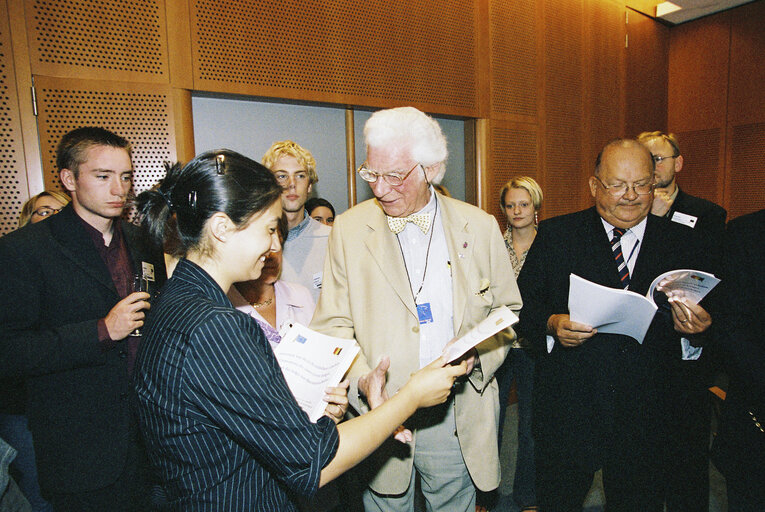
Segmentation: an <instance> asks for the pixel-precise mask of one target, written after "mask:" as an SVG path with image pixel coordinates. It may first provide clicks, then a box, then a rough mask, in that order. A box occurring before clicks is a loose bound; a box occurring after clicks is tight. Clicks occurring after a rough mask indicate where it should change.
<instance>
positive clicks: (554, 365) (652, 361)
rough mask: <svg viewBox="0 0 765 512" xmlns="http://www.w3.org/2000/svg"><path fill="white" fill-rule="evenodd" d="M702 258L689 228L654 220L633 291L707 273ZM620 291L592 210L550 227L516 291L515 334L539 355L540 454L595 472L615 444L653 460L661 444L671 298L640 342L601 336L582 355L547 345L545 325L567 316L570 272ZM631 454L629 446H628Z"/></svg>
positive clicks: (676, 350) (672, 341)
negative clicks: (688, 273)
mask: <svg viewBox="0 0 765 512" xmlns="http://www.w3.org/2000/svg"><path fill="white" fill-rule="evenodd" d="M706 252H707V251H704V250H703V248H702V241H701V238H700V237H699V236H697V234H696V233H695V232H694V231H693V230H691V229H690V228H688V227H686V226H681V225H679V224H676V223H672V222H670V221H668V220H667V219H664V218H660V217H656V216H654V215H649V217H648V221H647V225H646V230H645V236H644V238H643V242H642V244H641V247H640V248H639V253H638V256H637V260H636V263H635V269H634V272H633V274H632V276H631V284H630V289H631V290H632V291H634V292H637V293H639V294H642V295H645V293H646V292H647V291H648V287H649V286H650V284H651V282H652V281H653V279H654V278H656V277H657V276H658V275H660V274H662V273H663V272H666V271H668V270H674V269H681V268H694V269H700V270H707V269H708V265H707V264H706V262H705V256H706ZM571 273H574V274H576V275H578V276H580V277H583V278H585V279H588V280H590V281H593V282H595V283H598V284H601V285H604V286H608V287H612V288H619V276H618V273H617V269H616V263H615V261H614V259H613V254H612V252H611V246H610V243H609V240H608V236H607V234H606V231H605V229H604V228H603V224H602V222H601V219H600V216H599V215H598V213H597V211H596V210H595V209H594V208H590V209H589V210H584V211H581V212H577V213H574V214H570V215H565V216H562V217H556V218H553V219H550V220H548V221H544V222H542V223H541V224H540V225H539V232H538V234H537V237H536V239H535V240H534V244H533V245H532V246H531V250H530V251H529V254H528V256H527V258H526V263H525V264H524V266H523V270H522V271H521V273H520V276H519V279H518V284H519V287H520V290H521V296H522V298H523V304H524V305H523V309H522V310H521V314H520V324H519V330H520V331H521V335H522V336H525V337H526V338H527V339H528V340H529V342H530V343H531V344H532V346H535V347H536V351H537V352H538V353H539V354H540V356H539V357H538V361H537V373H536V376H535V383H534V435H535V440H536V446H537V453H538V454H541V456H543V457H546V458H548V460H551V461H553V460H565V461H567V462H569V463H573V464H577V465H579V466H580V467H581V468H582V469H584V470H588V471H589V470H593V471H594V470H596V469H597V468H599V467H600V466H601V465H602V462H603V460H604V457H606V456H608V455H609V453H610V452H612V451H613V450H612V448H613V447H620V448H619V449H620V451H621V452H622V453H624V452H630V450H632V451H635V452H636V453H638V452H640V453H650V452H651V450H654V449H655V448H656V447H657V446H658V443H660V442H661V437H662V436H661V435H660V434H661V433H660V429H661V409H662V406H663V404H662V397H663V395H664V393H665V386H666V377H667V375H668V374H669V373H670V372H671V371H672V366H673V365H676V364H679V361H680V358H681V345H680V336H679V335H678V333H676V332H675V331H674V328H673V325H672V320H671V315H670V313H669V309H668V306H667V304H666V299H664V301H663V302H662V301H661V300H660V299H661V297H660V295H663V294H658V295H657V305H659V311H658V312H657V314H656V316H655V317H654V320H653V323H652V324H651V327H650V328H649V330H648V333H647V334H646V337H645V340H644V342H643V344H642V345H640V344H638V343H637V342H636V341H635V340H634V339H632V338H629V337H627V336H621V335H614V334H596V335H595V336H593V337H592V338H591V339H589V340H588V341H586V342H585V343H584V344H582V345H581V346H579V347H576V348H564V347H563V346H562V345H560V343H558V342H557V341H556V343H555V346H554V348H553V350H552V352H551V353H550V354H548V353H547V350H546V348H543V347H545V330H546V324H547V319H548V318H549V317H550V316H551V315H553V314H557V313H563V314H567V313H568V291H569V275H570V274H571ZM630 447H631V448H630Z"/></svg>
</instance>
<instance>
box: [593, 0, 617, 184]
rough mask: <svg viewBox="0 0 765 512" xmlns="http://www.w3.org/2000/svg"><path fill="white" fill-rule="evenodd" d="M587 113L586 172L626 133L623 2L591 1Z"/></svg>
mask: <svg viewBox="0 0 765 512" xmlns="http://www.w3.org/2000/svg"><path fill="white" fill-rule="evenodd" d="M586 6H587V17H586V22H587V51H586V60H585V61H586V63H587V71H586V73H585V77H586V81H587V101H586V102H585V113H586V115H587V121H588V123H587V124H586V125H585V126H586V132H585V133H586V134H587V138H588V140H587V152H586V153H585V155H584V157H585V160H584V164H583V169H584V173H585V175H589V174H591V173H592V172H593V170H594V166H595V158H596V157H597V155H598V153H599V152H600V150H601V149H602V148H603V146H605V145H606V143H607V142H608V141H610V140H611V139H614V138H616V137H621V136H623V135H624V111H623V103H624V65H625V64H624V52H625V48H624V46H625V44H624V42H625V33H626V29H625V26H626V25H625V14H624V13H625V10H624V5H623V4H621V3H619V2H614V1H609V0H589V1H588V2H587V4H586Z"/></svg>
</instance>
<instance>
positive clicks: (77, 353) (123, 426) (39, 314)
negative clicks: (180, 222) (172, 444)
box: [0, 205, 165, 493]
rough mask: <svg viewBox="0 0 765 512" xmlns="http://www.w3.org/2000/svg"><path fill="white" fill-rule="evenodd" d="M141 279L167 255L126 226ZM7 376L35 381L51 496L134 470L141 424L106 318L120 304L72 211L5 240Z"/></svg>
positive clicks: (0, 338)
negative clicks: (105, 331) (134, 439)
mask: <svg viewBox="0 0 765 512" xmlns="http://www.w3.org/2000/svg"><path fill="white" fill-rule="evenodd" d="M122 229H123V234H124V236H125V241H126V244H127V247H128V250H129V252H130V255H131V258H132V260H133V264H134V266H135V267H136V272H140V269H141V262H142V261H146V262H150V263H152V264H153V265H154V269H155V275H156V278H157V280H158V283H157V284H161V283H162V282H164V277H165V266H164V261H163V257H162V253H161V252H160V251H157V250H153V249H151V248H149V247H146V246H145V245H144V240H145V238H142V237H141V236H139V233H138V230H137V228H136V227H135V226H132V225H130V224H127V223H124V222H123V223H122ZM0 282H2V284H3V288H4V289H3V293H2V294H0V351H1V352H2V357H0V377H8V376H24V377H27V395H28V403H27V415H28V417H29V427H30V430H31V431H32V435H33V438H34V443H35V452H36V455H37V469H38V472H39V480H40V484H41V487H42V488H43V489H44V490H46V491H49V492H65V493H70V492H81V491H86V490H91V489H98V488H101V487H104V486H106V485H109V484H111V483H113V482H114V481H115V480H116V479H117V477H118V476H119V473H120V471H121V470H122V468H123V467H124V462H125V454H126V450H127V446H128V442H129V439H128V438H129V432H130V428H131V427H130V425H131V422H132V421H134V420H133V419H132V418H131V414H130V408H129V394H128V391H129V386H130V383H129V378H128V374H127V351H126V349H125V347H124V346H123V344H121V343H117V344H116V345H115V347H114V348H111V349H108V350H105V349H104V345H103V344H102V343H101V342H99V341H98V329H97V322H98V319H100V318H104V317H105V316H106V315H107V313H108V312H109V310H110V309H111V308H112V307H113V306H114V305H115V304H116V303H117V302H118V301H119V300H120V297H119V295H118V294H117V291H116V290H115V287H114V284H113V282H112V280H111V277H110V275H109V271H108V269H107V268H106V265H105V264H104V262H103V260H102V259H101V257H100V256H99V254H98V252H97V250H96V248H95V246H94V245H93V241H92V239H91V237H90V235H88V233H87V232H86V231H85V228H84V227H83V226H82V224H81V222H80V220H79V218H78V217H77V215H76V214H75V212H74V209H73V208H72V206H71V205H69V206H67V207H66V208H64V209H63V210H62V211H61V213H59V214H58V215H56V216H54V217H51V218H50V219H47V220H45V221H43V222H39V223H37V224H33V225H29V226H27V227H24V228H22V229H19V230H18V231H15V232H13V233H10V234H8V235H6V236H4V237H2V238H1V239H0Z"/></svg>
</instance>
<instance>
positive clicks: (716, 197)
mask: <svg viewBox="0 0 765 512" xmlns="http://www.w3.org/2000/svg"><path fill="white" fill-rule="evenodd" d="M676 136H677V141H678V143H679V144H680V152H681V153H682V155H683V160H684V162H683V169H682V171H681V172H680V173H679V174H678V175H677V183H678V185H679V186H680V187H681V188H682V189H683V190H685V191H686V192H688V193H689V194H691V195H694V196H699V197H703V198H704V199H708V200H710V201H714V202H715V203H717V204H721V203H722V198H723V186H724V181H725V180H724V162H723V161H722V158H721V157H722V153H721V151H722V143H723V140H722V130H719V129H717V128H712V129H709V130H696V131H689V132H678V133H676Z"/></svg>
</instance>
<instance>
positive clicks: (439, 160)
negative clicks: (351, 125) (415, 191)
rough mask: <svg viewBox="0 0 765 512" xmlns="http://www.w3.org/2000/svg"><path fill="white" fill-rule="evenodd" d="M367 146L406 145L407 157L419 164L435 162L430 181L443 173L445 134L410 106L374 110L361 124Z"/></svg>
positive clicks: (446, 153) (429, 118)
mask: <svg viewBox="0 0 765 512" xmlns="http://www.w3.org/2000/svg"><path fill="white" fill-rule="evenodd" d="M364 141H365V142H366V145H367V147H374V148H382V147H385V146H389V145H392V144H407V145H409V146H410V147H411V156H412V158H413V159H414V160H416V161H417V162H419V163H420V164H422V166H423V167H431V166H433V165H438V174H437V175H436V176H435V178H433V180H432V181H433V183H440V182H441V180H442V179H443V177H444V173H445V172H446V157H447V156H448V155H449V152H448V151H447V149H446V137H444V132H443V131H442V130H441V126H440V125H439V124H438V122H437V121H436V120H435V119H433V118H432V117H430V116H428V115H427V114H425V113H423V112H420V111H419V110H417V109H416V108H414V107H398V108H391V109H387V110H378V111H377V112H375V113H374V114H372V117H370V118H369V120H368V121H367V122H366V124H365V125H364Z"/></svg>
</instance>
